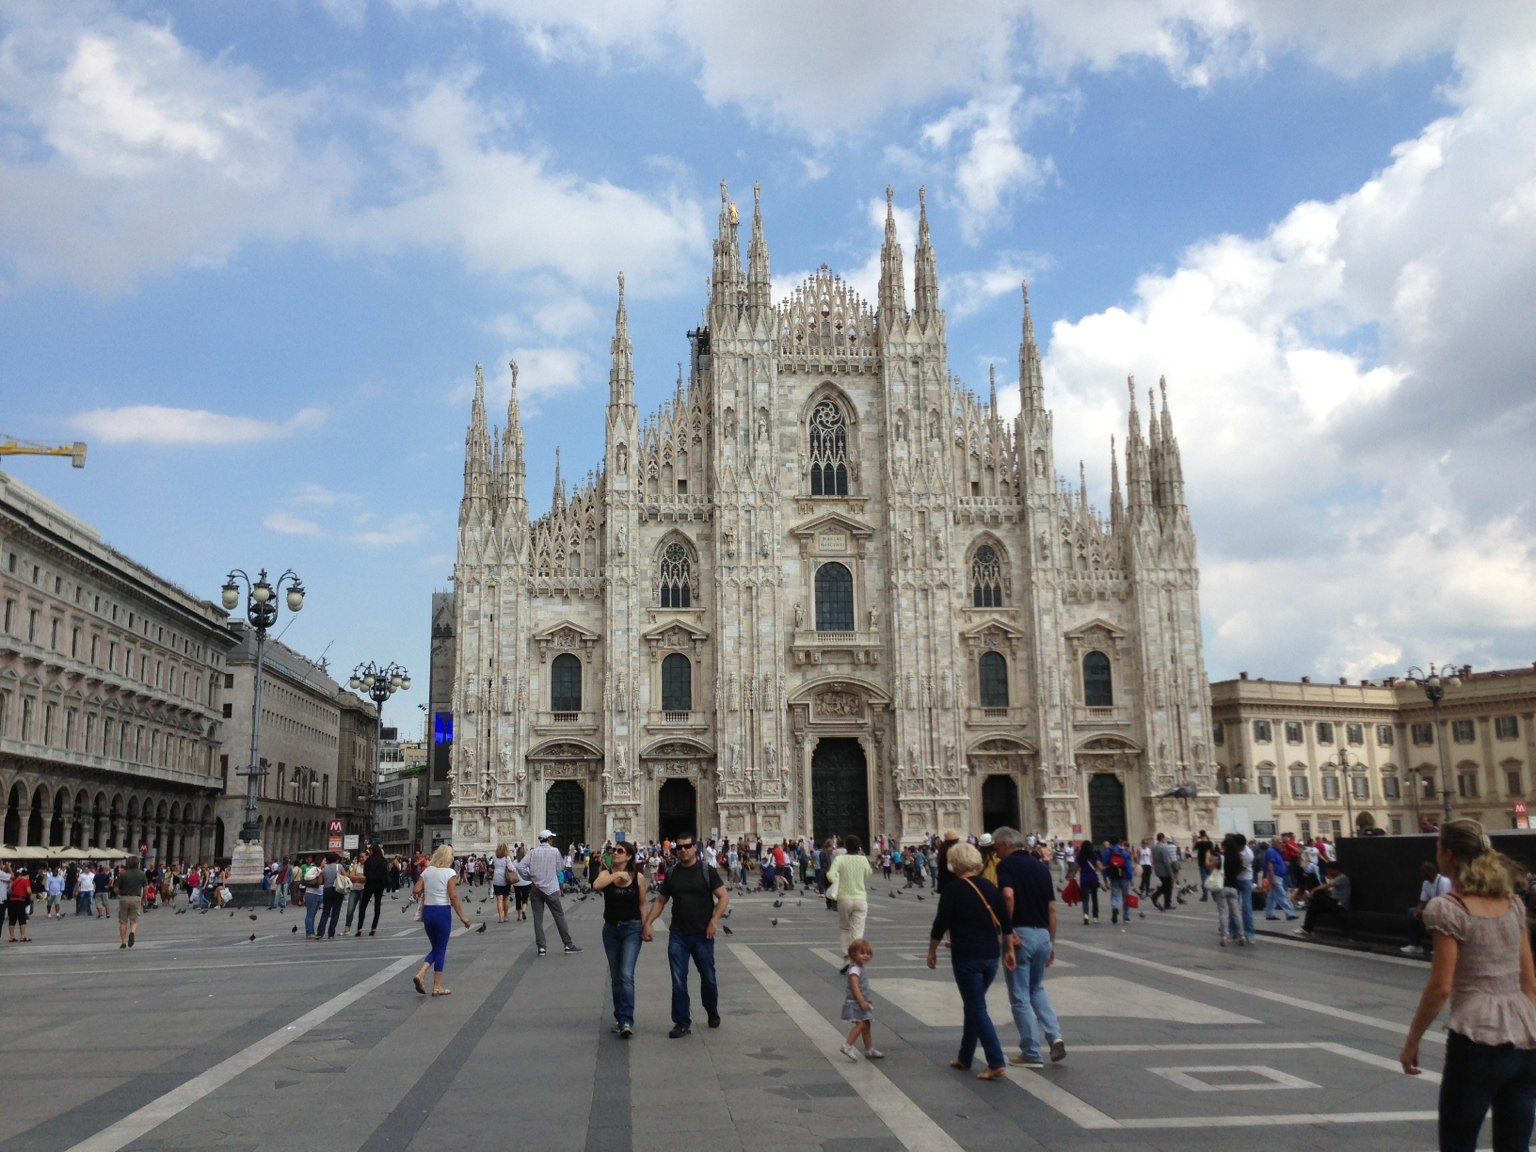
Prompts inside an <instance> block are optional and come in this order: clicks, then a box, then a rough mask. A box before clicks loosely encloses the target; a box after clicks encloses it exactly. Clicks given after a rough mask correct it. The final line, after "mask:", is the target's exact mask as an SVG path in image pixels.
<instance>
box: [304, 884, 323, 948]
mask: <svg viewBox="0 0 1536 1152" xmlns="http://www.w3.org/2000/svg"><path fill="white" fill-rule="evenodd" d="M323 902H324V897H323V896H322V895H321V892H320V889H318V888H306V889H304V938H305V939H306V940H307V939H309V938H310V937H311V936H313V935H314V934H315V918H316V917H317V916H318V915H319V914H320V905H321V904H322V903H323Z"/></svg>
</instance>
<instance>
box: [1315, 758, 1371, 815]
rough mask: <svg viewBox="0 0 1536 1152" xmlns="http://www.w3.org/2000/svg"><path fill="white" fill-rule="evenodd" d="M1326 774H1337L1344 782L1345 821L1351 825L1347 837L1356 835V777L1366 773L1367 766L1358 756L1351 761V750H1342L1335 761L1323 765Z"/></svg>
mask: <svg viewBox="0 0 1536 1152" xmlns="http://www.w3.org/2000/svg"><path fill="white" fill-rule="evenodd" d="M1322 769H1323V771H1324V772H1337V773H1338V774H1339V776H1340V777H1341V778H1342V779H1343V782H1344V819H1345V821H1346V822H1347V824H1348V825H1349V831H1348V832H1347V833H1346V835H1349V836H1353V835H1354V834H1355V809H1354V804H1353V799H1354V791H1355V777H1356V776H1357V775H1359V774H1360V773H1362V772H1364V771H1365V764H1364V762H1363V761H1361V759H1360V757H1358V756H1356V757H1355V759H1354V762H1353V763H1351V762H1350V759H1349V749H1348V748H1340V749H1339V750H1338V751H1337V752H1335V753H1334V759H1332V760H1329V761H1328V762H1327V763H1325V764H1323V765H1322Z"/></svg>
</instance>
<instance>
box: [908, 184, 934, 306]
mask: <svg viewBox="0 0 1536 1152" xmlns="http://www.w3.org/2000/svg"><path fill="white" fill-rule="evenodd" d="M917 213H918V215H917V255H916V257H915V258H914V261H913V273H912V275H913V297H914V298H913V307H914V310H915V312H916V316H917V322H918V324H920V325H922V326H923V327H927V326H928V325H929V324H932V323H933V322H934V321H935V320H936V319H937V318H938V315H939V269H938V261H937V259H936V258H935V256H934V254H933V239H932V237H931V235H930V234H929V231H928V195H927V190H926V189H924V188H919V189H918V190H917Z"/></svg>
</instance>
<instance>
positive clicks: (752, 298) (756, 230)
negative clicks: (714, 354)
mask: <svg viewBox="0 0 1536 1152" xmlns="http://www.w3.org/2000/svg"><path fill="white" fill-rule="evenodd" d="M772 307H773V287H772V283H771V279H770V277H769V274H768V241H767V240H765V239H764V238H763V186H762V185H761V184H753V185H752V243H751V245H750V247H748V249H747V308H748V309H749V310H750V311H751V313H752V315H753V317H754V318H762V319H766V318H767V316H768V312H769V310H770V309H771V308H772Z"/></svg>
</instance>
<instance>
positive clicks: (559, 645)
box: [533, 620, 598, 663]
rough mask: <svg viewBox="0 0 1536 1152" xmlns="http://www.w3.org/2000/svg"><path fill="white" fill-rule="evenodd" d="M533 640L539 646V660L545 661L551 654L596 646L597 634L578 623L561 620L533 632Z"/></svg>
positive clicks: (584, 649) (583, 649) (586, 649)
mask: <svg viewBox="0 0 1536 1152" xmlns="http://www.w3.org/2000/svg"><path fill="white" fill-rule="evenodd" d="M533 641H534V643H536V644H537V645H538V646H539V662H540V663H546V662H548V660H549V658H550V656H551V655H558V654H559V653H561V652H573V651H578V650H579V651H583V652H585V651H588V650H590V649H591V648H593V647H595V646H596V644H597V641H598V635H597V633H596V632H592V631H590V630H588V629H586V628H583V627H582V626H581V625H580V624H575V623H573V622H571V621H570V620H562V621H560V622H559V623H558V624H555V625H554V626H553V627H550V628H546V629H545V630H544V631H542V632H535V633H534V634H533Z"/></svg>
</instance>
